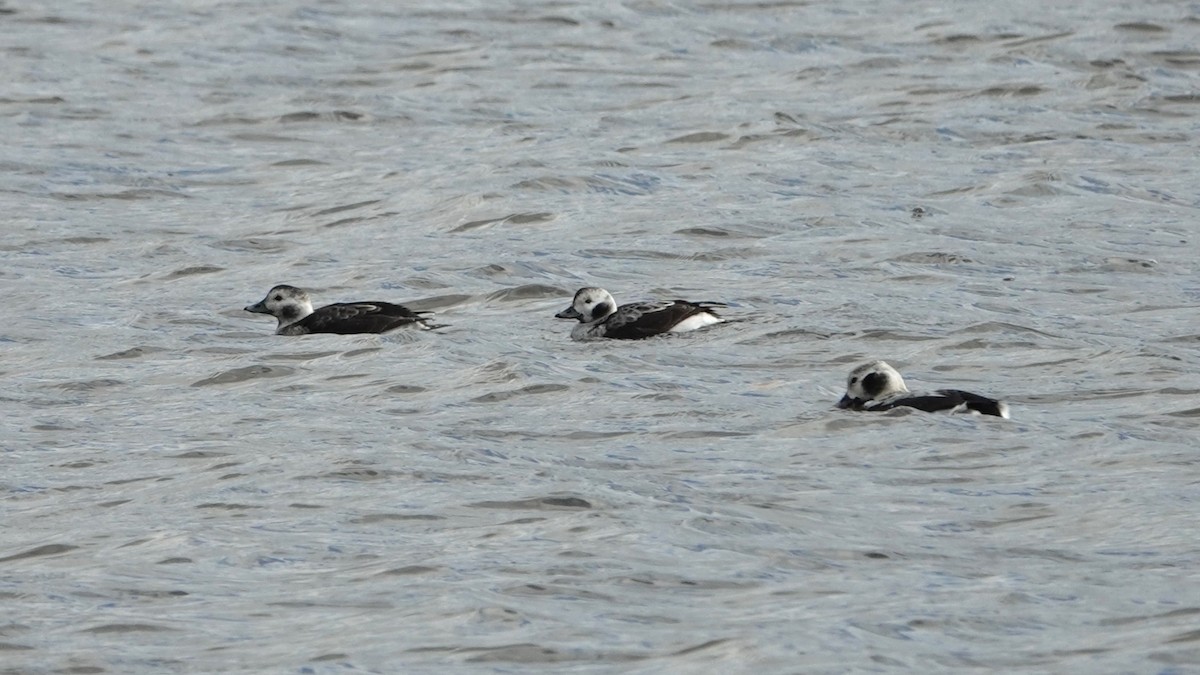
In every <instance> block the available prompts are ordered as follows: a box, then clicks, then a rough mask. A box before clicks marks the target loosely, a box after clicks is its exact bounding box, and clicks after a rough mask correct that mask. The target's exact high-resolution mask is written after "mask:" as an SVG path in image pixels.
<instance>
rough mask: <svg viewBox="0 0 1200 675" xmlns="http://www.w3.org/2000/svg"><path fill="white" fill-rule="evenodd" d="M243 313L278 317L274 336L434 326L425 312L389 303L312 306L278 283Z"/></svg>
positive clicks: (297, 292) (300, 292)
mask: <svg viewBox="0 0 1200 675" xmlns="http://www.w3.org/2000/svg"><path fill="white" fill-rule="evenodd" d="M246 311H247V312H255V313H257V314H270V315H271V316H274V317H275V318H276V319H278V320H279V326H278V327H277V328H276V329H275V334H276V335H306V334H308V333H338V334H340V335H348V334H350V333H384V332H387V331H389V330H392V329H394V328H399V327H401V326H409V325H413V326H416V327H418V328H436V327H437V326H433V325H431V324H430V323H429V320H428V319H427V318H426V316H425V315H426V314H428V313H429V312H414V311H413V310H411V309H409V308H407V307H404V306H403V305H396V304H392V303H390V302H375V301H369V302H337V303H334V304H332V305H325V306H324V307H319V308H317V309H315V310H314V309H313V306H312V301H311V300H309V299H308V293H306V292H304V290H303V289H299V288H296V287H295V286H288V285H286V284H280V285H279V286H276V287H275V288H272V289H271V291H270V292H269V293H267V297H265V298H263V299H262V300H259V301H258V302H256V303H254V304H253V305H248V306H247V307H246Z"/></svg>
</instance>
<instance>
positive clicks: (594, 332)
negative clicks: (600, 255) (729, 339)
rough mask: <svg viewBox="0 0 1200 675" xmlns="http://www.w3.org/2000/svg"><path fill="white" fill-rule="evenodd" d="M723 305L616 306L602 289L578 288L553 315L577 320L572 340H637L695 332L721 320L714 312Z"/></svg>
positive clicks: (682, 301) (682, 303)
mask: <svg viewBox="0 0 1200 675" xmlns="http://www.w3.org/2000/svg"><path fill="white" fill-rule="evenodd" d="M724 306H725V305H724V304H722V303H719V302H688V301H687V300H672V301H663V302H637V303H630V304H627V305H620V306H618V305H617V303H616V301H615V300H614V299H613V297H612V295H611V294H610V293H609V292H608V291H606V290H604V289H603V288H593V287H588V288H581V289H579V290H578V291H576V292H575V298H574V299H573V300H572V301H571V306H570V307H567V308H566V309H564V310H563V311H561V312H559V313H558V314H555V315H554V316H556V317H558V318H560V319H577V320H578V321H579V324H578V325H576V326H575V327H574V328H572V329H571V337H572V338H573V339H575V340H590V339H596V338H610V339H616V340H640V339H642V338H648V337H651V336H654V335H662V334H663V333H678V332H683V331H689V330H695V329H697V328H702V327H704V326H710V325H712V324H714V323H722V322H724V321H725V319H722V318H721V317H720V316H718V315H717V313H716V311H714V309H715V308H717V307H724Z"/></svg>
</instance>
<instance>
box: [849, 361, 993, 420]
mask: <svg viewBox="0 0 1200 675" xmlns="http://www.w3.org/2000/svg"><path fill="white" fill-rule="evenodd" d="M837 407H839V408H849V409H851V410H891V409H892V408H898V407H908V408H916V409H917V410H924V411H925V412H938V411H940V410H949V411H950V412H967V411H972V412H977V413H981V414H983V415H995V416H997V417H1003V418H1005V419H1008V404H1007V403H1004V402H1003V401H997V400H995V399H991V398H988V397H986V396H980V395H979V394H972V393H971V392H969V391H960V390H958V389H938V390H937V391H934V392H930V393H920V394H914V393H912V392H910V391H909V390H908V387H906V386H904V378H902V377H900V373H899V372H897V371H896V369H895V368H893V367H891V366H889V365H888V364H887V363H885V362H883V361H872V362H871V363H867V364H864V365H861V366H859V367H857V368H855V369H854V370H853V371H851V372H850V377H848V378H847V379H846V395H845V396H843V397H842V400H840V401H838V402H837Z"/></svg>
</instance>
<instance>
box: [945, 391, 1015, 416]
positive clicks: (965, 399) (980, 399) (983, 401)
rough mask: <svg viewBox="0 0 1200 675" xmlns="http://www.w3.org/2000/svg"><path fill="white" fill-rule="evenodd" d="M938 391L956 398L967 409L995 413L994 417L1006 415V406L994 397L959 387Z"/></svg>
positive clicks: (984, 413) (988, 413)
mask: <svg viewBox="0 0 1200 675" xmlns="http://www.w3.org/2000/svg"><path fill="white" fill-rule="evenodd" d="M938 393H939V394H941V395H943V396H952V397H954V398H957V399H958V402H959V403H961V404H963V405H965V406H966V407H967V410H974V411H975V412H977V413H980V414H983V415H995V416H996V417H1008V406H1006V405H1005V404H1004V403H1002V402H1000V401H997V400H996V399H994V398H988V397H987V396H980V395H979V394H972V393H971V392H969V391H963V390H961V389H939V390H938Z"/></svg>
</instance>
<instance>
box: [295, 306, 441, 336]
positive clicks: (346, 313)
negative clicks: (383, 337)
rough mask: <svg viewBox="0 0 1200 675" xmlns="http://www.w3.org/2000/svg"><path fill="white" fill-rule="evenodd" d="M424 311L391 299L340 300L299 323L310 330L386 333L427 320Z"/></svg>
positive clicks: (340, 333)
mask: <svg viewBox="0 0 1200 675" xmlns="http://www.w3.org/2000/svg"><path fill="white" fill-rule="evenodd" d="M425 314H428V312H414V311H413V310H411V309H409V308H407V307H405V306H403V305H397V304H393V303H390V302H339V303H336V304H333V305H326V306H325V307H322V308H320V309H318V310H316V311H314V312H313V313H312V314H309V315H308V316H306V317H304V318H303V319H302V320H300V321H299V322H298V324H299V325H301V326H303V327H305V328H307V329H308V332H310V333H337V334H339V335H349V334H351V333H384V332H387V331H389V330H392V329H393V328H399V327H400V326H406V325H409V324H413V323H419V322H424V321H425V317H424V315H425Z"/></svg>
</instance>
